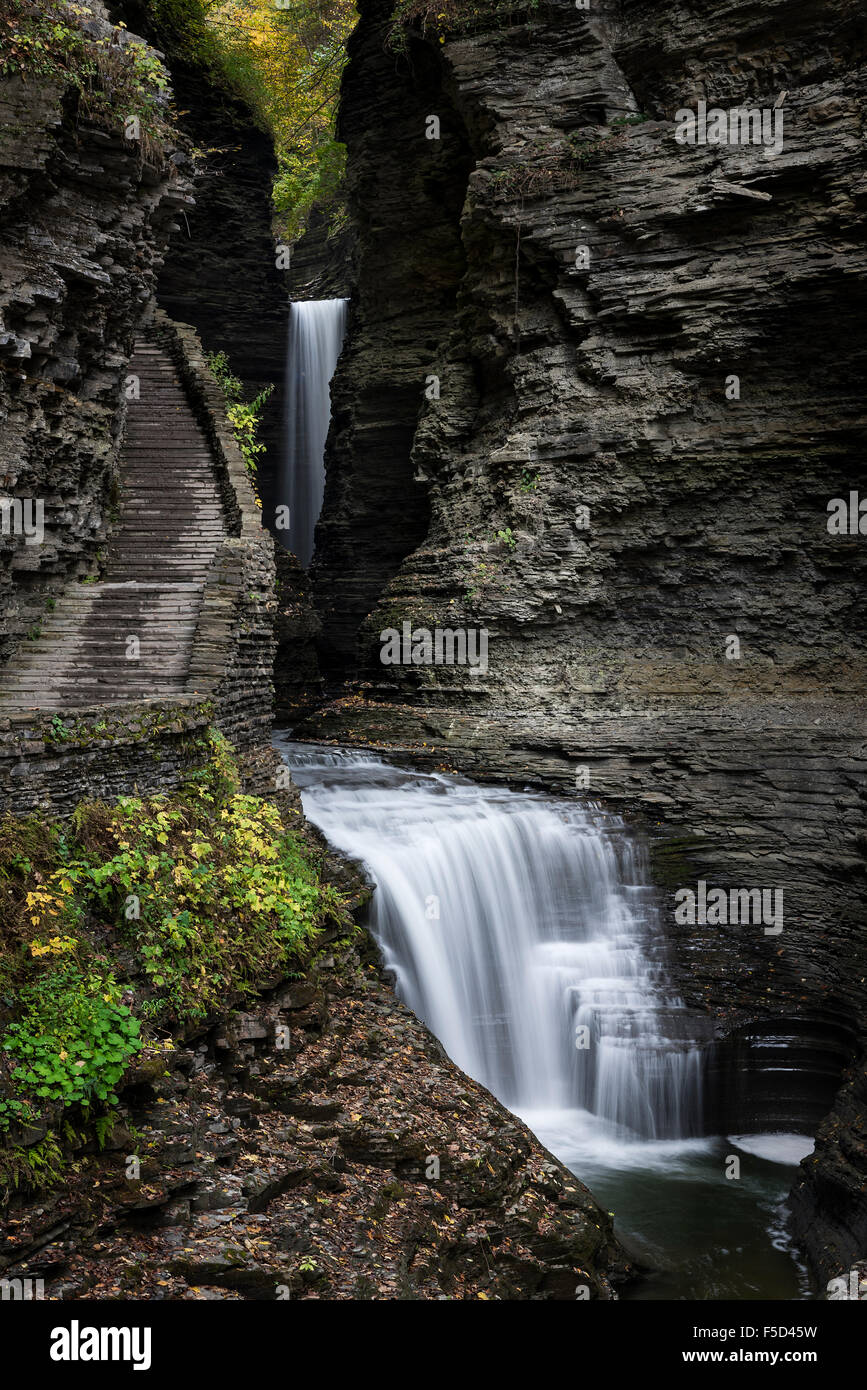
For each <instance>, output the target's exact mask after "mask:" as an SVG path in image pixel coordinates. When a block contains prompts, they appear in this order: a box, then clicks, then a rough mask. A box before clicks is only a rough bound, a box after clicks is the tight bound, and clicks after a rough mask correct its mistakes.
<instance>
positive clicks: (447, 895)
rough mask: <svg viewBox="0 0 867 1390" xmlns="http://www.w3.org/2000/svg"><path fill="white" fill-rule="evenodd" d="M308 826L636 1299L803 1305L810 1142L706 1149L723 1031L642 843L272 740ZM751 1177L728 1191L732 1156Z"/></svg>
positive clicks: (425, 1008)
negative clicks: (577, 1181)
mask: <svg viewBox="0 0 867 1390" xmlns="http://www.w3.org/2000/svg"><path fill="white" fill-rule="evenodd" d="M277 743H278V747H279V748H281V750H282V752H283V754H284V757H285V758H286V761H287V762H288V764H289V765H290V767H291V768H292V775H293V778H294V780H295V782H296V783H297V785H298V786H299V788H300V789H301V794H302V799H303V804H304V810H305V813H306V814H307V816H308V817H309V819H310V820H311V821H313V822H314V824H316V825H317V826H319V828H320V829H321V830H322V832H323V833H324V834H325V835H326V837H327V838H328V839H329V840H330V842H331V843H332V844H333V845H335V846H336V847H337V848H338V849H341V850H343V851H344V852H346V853H347V854H349V855H351V856H352V857H354V858H356V859H359V860H361V861H363V862H364V864H365V865H366V866H367V869H368V871H369V873H370V875H371V877H372V879H373V881H374V882H375V884H376V892H375V894H374V896H373V900H372V905H371V908H370V919H369V921H370V927H371V930H372V932H373V934H374V936H375V937H376V940H377V942H378V943H379V946H380V949H381V951H382V954H383V958H384V961H385V964H386V965H387V966H388V967H389V968H390V969H391V970H392V971H393V972H394V976H395V985H396V989H397V993H398V994H399V996H400V997H401V998H402V999H403V1000H404V1002H405V1003H407V1004H408V1005H409V1007H410V1008H411V1009H413V1010H414V1012H415V1013H416V1014H417V1015H418V1016H419V1017H420V1018H422V1019H423V1020H424V1022H425V1023H426V1024H427V1025H428V1027H429V1028H430V1029H431V1031H432V1032H434V1033H435V1034H436V1035H437V1037H438V1038H439V1039H440V1040H441V1042H442V1043H443V1044H444V1046H445V1048H446V1050H447V1051H448V1053H449V1055H450V1056H451V1057H452V1058H453V1060H454V1061H455V1062H457V1064H458V1065H459V1066H460V1067H461V1068H462V1069H463V1070H464V1071H466V1072H468V1073H469V1074H470V1075H471V1076H473V1077H475V1078H476V1080H478V1081H480V1082H482V1083H483V1084H484V1085H485V1086H487V1087H488V1088H489V1090H491V1091H493V1093H494V1094H495V1095H496V1096H497V1097H498V1098H499V1099H500V1100H501V1101H502V1102H503V1103H504V1104H505V1105H507V1106H508V1107H509V1108H510V1109H511V1110H513V1111H514V1112H515V1113H516V1114H517V1115H519V1116H520V1117H521V1118H522V1119H523V1120H524V1121H525V1122H526V1123H527V1124H528V1125H529V1126H530V1127H531V1128H532V1129H533V1130H534V1131H535V1133H537V1134H538V1135H539V1137H540V1138H541V1139H542V1141H543V1142H544V1143H545V1144H546V1145H547V1147H548V1148H549V1149H551V1151H552V1152H553V1153H555V1154H556V1155H557V1156H558V1157H559V1158H560V1159H561V1160H562V1161H563V1162H564V1163H566V1164H568V1165H569V1166H570V1167H571V1168H572V1169H573V1171H574V1172H575V1173H576V1174H577V1175H578V1176H579V1177H580V1178H582V1179H583V1180H584V1181H585V1182H586V1183H587V1184H588V1186H589V1187H590V1188H591V1189H592V1191H593V1192H594V1194H595V1195H596V1197H597V1198H598V1199H599V1200H600V1201H601V1202H602V1203H603V1204H605V1205H606V1206H607V1207H608V1208H609V1209H612V1210H614V1211H615V1214H616V1219H617V1227H618V1231H619V1233H620V1234H621V1236H622V1237H625V1238H626V1239H627V1241H628V1242H629V1244H630V1246H631V1248H632V1249H633V1251H634V1252H635V1254H636V1256H637V1257H638V1258H639V1259H640V1260H641V1261H642V1262H644V1263H646V1264H648V1265H649V1266H651V1267H652V1268H653V1274H652V1275H651V1277H650V1278H648V1279H647V1280H646V1281H645V1282H644V1283H643V1284H641V1285H640V1286H637V1288H636V1290H635V1292H634V1293H633V1296H636V1297H642V1298H694V1297H699V1298H725V1297H729V1298H798V1297H804V1296H806V1286H805V1284H804V1276H803V1271H802V1270H801V1269H800V1267H799V1266H798V1265H797V1264H796V1262H795V1261H794V1259H793V1257H792V1255H791V1252H790V1250H789V1245H788V1241H787V1238H786V1236H785V1231H784V1215H785V1213H784V1208H783V1199H784V1196H785V1193H786V1191H787V1189H788V1187H789V1186H790V1183H791V1178H792V1175H793V1172H794V1167H795V1166H796V1164H797V1162H798V1160H799V1158H800V1157H801V1156H802V1154H803V1153H804V1152H805V1151H807V1150H808V1149H809V1147H810V1145H809V1142H808V1141H804V1140H803V1139H802V1138H801V1137H800V1136H788V1137H787V1136H756V1135H751V1136H749V1138H746V1137H740V1138H739V1137H737V1136H730V1137H728V1138H725V1137H722V1136H720V1137H713V1136H707V1135H705V1134H703V1133H702V1116H703V1096H702V1088H703V1077H704V1069H705V1060H706V1052H707V1040H708V1038H707V1024H706V1022H705V1020H704V1019H703V1018H702V1017H701V1016H699V1015H697V1014H694V1013H691V1012H690V1011H689V1010H688V1009H686V1008H685V1007H684V1005H683V1003H682V1002H681V1000H680V999H678V998H677V996H676V994H675V993H674V991H673V990H672V988H671V986H670V984H669V982H668V977H667V972H666V964H665V949H664V941H663V938H662V934H661V931H660V920H659V914H658V911H657V907H656V904H655V900H654V892H653V889H652V888H651V887H650V886H649V881H648V877H647V874H646V871H645V866H644V863H643V861H642V857H641V855H640V852H639V850H638V847H637V845H636V843H635V841H634V840H633V839H632V838H631V837H630V836H629V835H628V834H627V833H626V832H625V830H624V828H623V827H622V825H621V824H620V823H619V822H618V821H617V820H616V819H615V818H613V817H609V816H604V815H602V814H599V813H597V812H595V811H593V810H592V809H591V808H589V807H586V806H582V805H580V804H577V803H575V802H573V801H558V800H554V799H551V798H546V797H541V796H537V795H534V794H529V793H523V794H520V793H516V792H511V791H507V790H504V789H500V788H492V787H481V786H477V785H475V784H473V783H471V782H468V781H466V780H464V779H460V778H457V777H451V776H445V775H440V774H432V775H426V774H422V773H419V772H415V771H409V770H402V769H399V768H395V767H393V766H391V765H389V764H386V763H384V762H382V761H381V759H379V758H378V757H376V756H375V755H373V754H368V753H361V752H355V751H352V752H349V751H345V752H344V751H340V750H335V749H330V748H329V749H326V748H317V747H313V746H309V745H299V744H293V743H292V742H291V741H290V740H288V739H287V738H278V740H277ZM730 1153H735V1154H737V1155H738V1156H740V1158H741V1160H742V1169H743V1175H742V1177H741V1178H740V1180H738V1181H727V1180H726V1179H725V1178H724V1177H723V1176H722V1174H723V1173H724V1171H725V1165H726V1156H727V1155H728V1154H730Z"/></svg>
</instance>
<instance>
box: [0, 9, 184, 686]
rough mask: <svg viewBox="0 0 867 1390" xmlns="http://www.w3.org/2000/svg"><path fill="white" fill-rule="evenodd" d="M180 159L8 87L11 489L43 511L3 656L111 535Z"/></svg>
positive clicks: (2, 275) (4, 463) (71, 107)
mask: <svg viewBox="0 0 867 1390" xmlns="http://www.w3.org/2000/svg"><path fill="white" fill-rule="evenodd" d="M97 22H98V21H97V20H94V21H93V23H94V24H96V23H97ZM170 154H171V151H168V152H166V159H165V162H164V163H162V164H161V165H160V167H154V166H153V165H149V164H148V163H146V162H145V161H144V159H143V157H142V152H141V149H140V148H139V146H138V145H137V144H136V143H134V142H130V141H128V140H125V139H124V138H123V129H122V128H120V129H118V131H116V132H113V133H111V132H108V131H106V130H103V129H101V128H96V127H95V126H93V125H90V124H88V122H87V120H86V119H85V117H84V114H83V113H82V112H81V111H80V110H79V109H77V106H76V98H75V94H74V93H72V92H66V91H64V89H63V88H62V86H61V85H60V84H58V83H56V82H46V81H40V80H38V79H31V80H29V81H28V82H26V83H25V82H22V81H21V79H20V78H17V77H16V78H10V79H8V80H6V81H4V82H0V280H2V289H0V424H2V439H0V494H2V496H9V495H11V496H14V497H17V498H19V499H32V500H33V501H34V502H35V501H37V500H38V501H41V503H42V504H43V508H44V513H43V515H44V540H43V542H42V543H41V544H39V543H28V542H27V540H26V539H25V538H24V537H23V536H22V535H21V534H14V532H13V531H12V528H11V527H10V526H8V525H7V526H6V527H5V529H4V531H3V534H0V660H5V659H6V658H7V657H8V655H9V653H10V651H11V650H12V649H13V648H14V645H15V643H16V641H17V640H18V639H19V638H20V637H21V636H22V635H23V634H24V633H26V632H27V631H28V630H29V629H30V628H31V627H32V626H34V625H38V622H39V619H40V617H42V616H44V613H45V604H46V600H47V599H48V598H49V597H50V596H51V595H53V594H56V593H58V592H59V591H60V589H61V588H62V587H63V584H64V582H65V581H66V580H67V579H69V578H71V577H73V576H75V575H76V574H78V575H83V574H86V573H87V572H88V571H89V570H90V569H92V568H93V565H94V560H95V553H96V550H97V548H98V546H99V544H100V542H101V541H103V540H104V538H105V536H106V534H107V527H108V523H109V519H110V511H111V508H112V505H113V503H114V502H115V501H116V497H115V494H114V482H115V471H116V455H117V445H118V440H119V435H120V431H121V428H122V422H123V404H124V393H123V389H122V385H123V381H124V376H125V373H126V369H127V363H128V360H129V356H130V353H131V351H132V342H133V337H134V334H135V331H136V328H137V326H138V324H139V322H140V320H141V318H142V315H143V314H144V312H145V310H146V307H147V305H148V302H149V299H150V297H151V294H152V291H153V286H154V282H155V278H156V273H157V271H158V269H159V265H160V261H161V257H162V255H163V252H164V250H165V246H166V243H167V240H168V237H169V233H170V230H171V226H172V220H173V218H174V217H175V216H176V215H177V212H178V209H179V208H180V207H183V206H185V205H186V204H187V203H188V202H189V193H188V186H187V185H186V184H185V182H184V179H183V177H182V176H181V175H180V173H179V171H178V169H177V167H176V166H175V164H173V163H172V162H171V159H170V158H169V157H168V156H169V155H170ZM25 516H26V513H25Z"/></svg>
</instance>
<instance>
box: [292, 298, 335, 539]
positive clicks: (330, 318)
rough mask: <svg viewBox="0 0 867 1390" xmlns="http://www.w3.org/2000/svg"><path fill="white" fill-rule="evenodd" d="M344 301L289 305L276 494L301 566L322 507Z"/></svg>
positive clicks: (318, 300)
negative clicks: (281, 461) (283, 447)
mask: <svg viewBox="0 0 867 1390" xmlns="http://www.w3.org/2000/svg"><path fill="white" fill-rule="evenodd" d="M348 303H349V301H348V300H346V299H309V300H302V299H299V300H296V301H295V302H294V303H293V304H292V305H291V306H290V311H289V345H288V353H287V359H286V457H285V462H284V478H283V488H282V496H281V498H280V499H279V500H280V501H282V502H285V503H287V504H288V506H289V548H290V550H292V551H294V552H295V554H296V555H297V556H298V559H299V560H300V561H301V564H302V565H305V566H307V565H309V564H310V561H311V559H312V557H313V532H314V530H315V527H316V522H317V520H318V519H319V513H320V511H321V510H322V495H323V492H324V490H325V466H324V463H323V455H324V452H325V439H326V436H327V434H328V425H329V422H330V419H331V393H330V390H329V387H330V384H331V378H332V376H333V375H334V368H335V367H336V365H337V359H338V357H339V356H340V349H341V346H342V344H343V335H344V333H345V331H346V315H347V305H348Z"/></svg>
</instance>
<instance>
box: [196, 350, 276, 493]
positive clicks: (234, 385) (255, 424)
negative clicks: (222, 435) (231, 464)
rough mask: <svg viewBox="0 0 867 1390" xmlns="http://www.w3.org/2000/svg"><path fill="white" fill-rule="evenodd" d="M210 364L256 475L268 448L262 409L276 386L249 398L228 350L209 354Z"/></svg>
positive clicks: (249, 470)
mask: <svg viewBox="0 0 867 1390" xmlns="http://www.w3.org/2000/svg"><path fill="white" fill-rule="evenodd" d="M207 363H208V367H209V369H210V371H211V372H212V373H213V375H214V376H215V377H216V379H217V381H218V382H219V384H220V389H221V390H222V392H223V396H224V399H225V402H226V415H227V417H228V420H229V424H230V425H231V426H232V430H233V432H234V435H235V438H236V440H237V441H238V447H239V448H240V450H241V453H242V454H243V455H244V462H245V463H246V465H247V471H248V472H249V473H250V474H251V476H253V477H254V478H255V475H256V460H257V458H258V456H259V455H260V454H262V453H264V451H265V445H264V444H263V443H262V442H261V440H260V439H259V426H260V424H261V419H262V411H263V409H264V407H265V402H266V401H267V400H268V397H269V396H270V395H271V392H272V391H273V390H274V387H273V385H270V386H266V387H265V389H264V391H260V392H259V394H258V396H255V397H254V398H253V400H251V401H245V400H244V386H243V383H242V382H241V381H239V380H238V378H237V377H236V376H235V375H234V374H233V372H232V370H231V368H230V366H229V359H228V357H227V356H226V354H225V352H211V353H209V354H208V357H207Z"/></svg>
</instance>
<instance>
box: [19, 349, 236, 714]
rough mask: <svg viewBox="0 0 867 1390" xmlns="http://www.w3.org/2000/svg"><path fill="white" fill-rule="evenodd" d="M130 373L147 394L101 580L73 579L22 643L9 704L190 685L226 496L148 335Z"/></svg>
mask: <svg viewBox="0 0 867 1390" xmlns="http://www.w3.org/2000/svg"><path fill="white" fill-rule="evenodd" d="M129 371H130V374H132V375H135V376H137V377H138V378H139V380H140V393H141V398H140V400H138V401H130V403H129V408H128V415H127V426H126V435H125V438H124V442H123V447H122V451H121V485H122V497H121V507H120V520H119V524H118V525H117V527H116V528H115V530H114V532H113V535H112V537H111V540H110V543H109V548H108V554H107V558H106V562H105V566H104V572H103V575H102V578H101V580H100V582H99V583H96V584H81V583H76V584H73V585H71V586H70V587H69V588H68V589H67V590H66V592H65V593H64V594H63V596H62V597H61V598H60V599H59V600H58V602H57V607H56V608H55V609H54V611H53V612H52V613H50V614H49V615H47V616H46V619H45V621H44V622H43V623H42V627H41V634H40V636H39V637H37V638H36V639H35V640H32V641H26V642H23V643H22V644H21V647H20V648H19V650H18V652H17V654H16V656H15V657H14V658H13V660H12V661H11V662H10V665H9V667H8V669H7V671H6V672H4V681H3V693H2V696H0V708H2V709H5V710H9V709H57V710H65V709H71V708H76V707H77V708H81V707H83V706H86V705H94V704H105V703H108V702H113V701H126V700H143V699H158V698H160V697H163V696H166V695H171V694H178V693H179V692H181V691H183V689H184V687H185V683H186V677H187V672H188V669H189V665H190V656H191V653H192V646H193V637H194V634H195V630H196V621H197V618H198V615H199V609H200V607H201V601H202V595H203V592H204V583H205V576H206V574H207V570H208V566H209V565H210V563H211V561H212V559H213V558H214V555H215V553H216V551H217V548H218V546H219V544H220V542H221V540H222V538H223V535H224V524H223V509H222V503H221V500H220V493H219V489H218V485H217V479H216V476H215V470H214V464H213V460H212V457H211V451H210V447H209V444H208V440H207V438H206V436H205V433H204V431H203V430H202V428H201V426H200V425H199V424H198V422H197V420H196V419H195V416H194V414H193V411H192V409H191V407H190V404H189V401H188V400H187V397H186V394H185V392H184V390H183V387H182V386H181V384H180V382H179V380H178V376H177V371H176V369H175V366H174V363H173V362H172V360H171V358H170V357H169V355H168V354H167V353H166V352H165V351H164V349H163V348H162V347H161V346H159V344H158V343H157V342H156V340H155V339H152V338H151V337H149V336H144V337H142V338H140V339H139V340H138V341H137V343H136V347H135V353H134V355H133V358H132V360H131V362H130V366H129ZM131 639H135V640H131ZM136 642H137V644H138V645H137V646H136ZM136 653H137V655H136Z"/></svg>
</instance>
